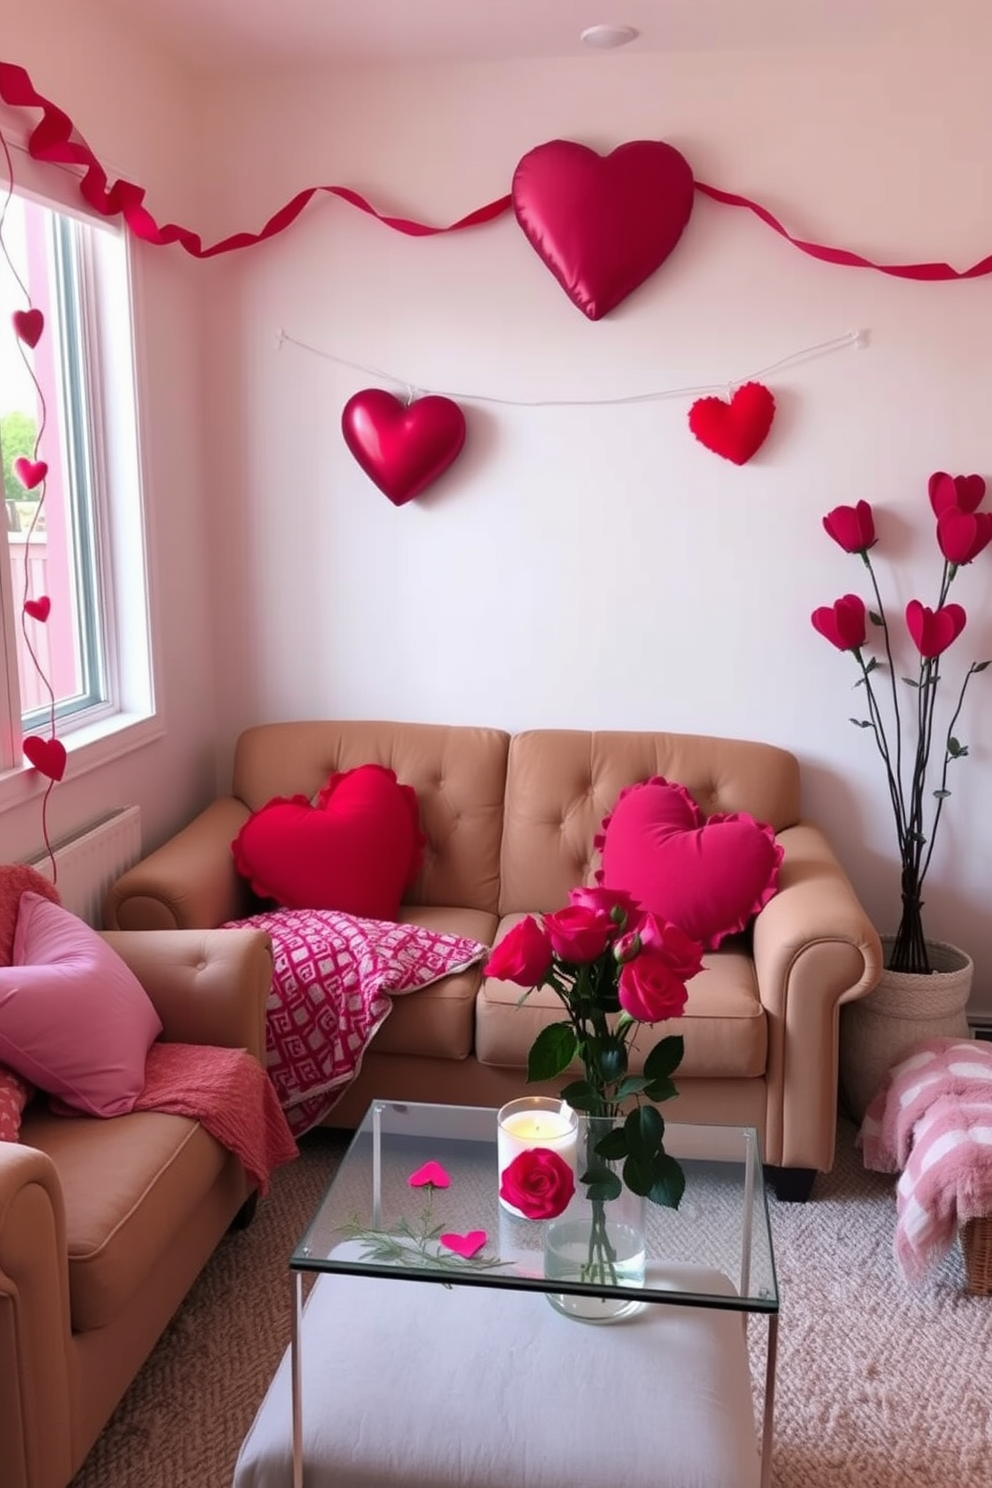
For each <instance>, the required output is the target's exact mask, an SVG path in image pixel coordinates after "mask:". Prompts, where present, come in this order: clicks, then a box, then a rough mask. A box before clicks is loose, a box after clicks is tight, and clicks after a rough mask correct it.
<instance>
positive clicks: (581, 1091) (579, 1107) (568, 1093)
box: [561, 1080, 599, 1113]
mask: <svg viewBox="0 0 992 1488" xmlns="http://www.w3.org/2000/svg"><path fill="white" fill-rule="evenodd" d="M561 1098H562V1100H563V1101H567V1102H568V1104H569V1105H570V1106H571V1107H572V1110H573V1111H592V1112H593V1113H595V1112H596V1111H597V1110H598V1109H599V1093H598V1092H597V1091H596V1090H594V1089H593V1087H592V1086H591V1085H590V1084H589V1082H588V1081H587V1080H572V1081H571V1083H570V1084H568V1085H566V1086H565V1088H564V1090H563V1091H562V1093H561Z"/></svg>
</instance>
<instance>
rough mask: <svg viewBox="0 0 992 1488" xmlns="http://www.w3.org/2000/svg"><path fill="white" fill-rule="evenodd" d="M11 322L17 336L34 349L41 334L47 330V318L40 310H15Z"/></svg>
mask: <svg viewBox="0 0 992 1488" xmlns="http://www.w3.org/2000/svg"><path fill="white" fill-rule="evenodd" d="M10 320H11V324H12V325H13V327H14V333H15V335H16V336H18V337H19V338H20V340H22V341H23V342H24V344H25V346H30V347H31V348H32V349H33V348H34V347H35V346H37V345H38V342H39V341H40V340H41V333H42V331H43V330H44V329H45V317H44V316H43V315H42V313H41V311H40V310H15V311H14V313H13V315H12V316H11V317H10Z"/></svg>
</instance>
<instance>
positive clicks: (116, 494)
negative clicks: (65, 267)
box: [0, 105, 164, 810]
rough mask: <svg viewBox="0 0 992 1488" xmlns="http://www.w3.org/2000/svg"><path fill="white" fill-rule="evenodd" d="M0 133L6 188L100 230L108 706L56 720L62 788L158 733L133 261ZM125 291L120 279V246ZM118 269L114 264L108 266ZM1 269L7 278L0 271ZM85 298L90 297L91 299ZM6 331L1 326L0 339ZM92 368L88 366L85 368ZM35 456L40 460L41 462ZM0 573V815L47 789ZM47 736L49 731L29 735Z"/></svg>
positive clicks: (97, 337) (100, 498)
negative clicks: (24, 744) (25, 721)
mask: <svg viewBox="0 0 992 1488" xmlns="http://www.w3.org/2000/svg"><path fill="white" fill-rule="evenodd" d="M0 127H2V128H3V131H4V136H5V139H6V141H7V145H8V148H9V149H10V152H11V157H12V160H13V173H14V183H15V187H16V189H17V190H18V191H19V192H22V193H24V194H28V195H32V196H34V197H35V198H36V199H38V200H41V201H42V202H44V204H45V205H50V206H53V207H56V208H57V209H58V210H59V211H61V212H66V213H68V214H69V215H71V216H74V217H76V218H78V219H80V220H82V221H83V222H86V223H90V224H96V225H98V226H99V228H100V229H101V230H100V231H99V232H97V233H94V234H93V236H92V240H91V249H92V251H90V252H88V253H86V254H85V255H84V263H83V273H84V275H85V276H86V278H87V281H88V282H87V291H88V292H87V294H86V296H85V298H86V300H87V305H88V313H89V314H90V316H91V319H90V320H89V321H88V323H87V324H86V327H85V332H86V345H87V354H88V356H89V357H90V359H91V360H90V365H89V368H88V372H89V375H90V379H91V389H92V399H91V401H92V406H93V416H94V427H93V428H92V429H91V430H90V437H91V440H92V442H93V456H94V466H95V468H96V469H97V470H98V471H99V474H100V477H101V479H99V480H98V481H97V482H96V483H95V484H96V487H97V489H96V490H95V491H94V492H93V501H94V505H95V507H96V508H97V509H98V512H99V518H98V523H97V527H98V538H97V541H98V544H99V551H98V554H97V560H98V568H99V570H100V588H99V595H98V601H99V603H100V605H101V608H102V622H103V630H104V635H105V638H106V654H105V657H104V662H105V666H106V681H107V689H106V690H107V693H108V697H109V701H108V702H107V703H106V704H103V705H101V706H98V707H95V708H92V709H89V710H87V712H86V713H85V714H84V715H83V716H82V718H81V719H80V720H78V721H77V720H64V721H62V720H60V721H59V723H58V724H57V727H56V736H57V737H58V738H59V739H60V741H61V742H62V744H63V745H64V746H65V749H66V755H67V762H66V771H65V775H64V776H63V780H68V779H71V778H72V779H74V778H76V777H77V776H79V775H82V774H84V773H86V772H88V771H90V770H92V769H98V768H100V767H101V766H104V765H107V764H109V763H111V762H112V761H114V760H115V759H119V758H120V757H121V756H123V755H125V754H127V753H129V752H130V751H131V750H133V749H136V748H141V747H143V746H144V745H145V744H147V743H150V742H151V741H152V740H154V739H156V738H159V737H161V735H162V734H163V733H164V724H163V720H162V716H161V712H160V708H159V705H158V703H157V698H158V696H159V695H160V689H159V688H158V686H157V685H156V684H157V677H156V665H155V653H154V646H153V637H152V620H151V617H152V594H151V574H150V569H149V563H148V545H147V533H148V521H147V511H146V495H145V493H146V492H147V490H148V484H149V483H148V479H147V472H146V470H145V462H144V459H143V453H142V445H143V440H142V437H141V434H142V431H141V403H140V400H139V397H138V383H139V381H140V375H139V374H140V366H141V362H140V356H139V347H140V346H141V345H142V343H143V337H142V319H143V317H142V306H141V283H140V258H141V255H140V253H137V252H136V251H135V244H134V242H133V240H132V239H131V237H130V235H129V234H128V233H127V232H126V229H125V228H124V227H123V226H122V225H121V224H120V223H112V222H111V223H108V222H107V221H106V220H105V219H104V218H102V217H99V216H97V215H96V214H93V213H91V212H90V211H89V210H88V209H87V208H86V206H85V203H81V198H80V196H79V193H78V184H77V183H78V180H79V173H78V172H76V171H73V170H71V169H70V168H68V167H62V166H52V165H43V164H39V163H38V162H36V161H34V160H32V159H31V157H30V155H29V154H28V152H27V131H26V129H25V126H24V123H23V121H22V120H20V119H19V118H18V117H17V116H16V115H15V114H14V113H13V112H12V111H9V110H7V109H5V108H4V107H3V106H2V105H0ZM0 189H2V190H3V191H6V189H7V178H6V165H5V161H4V159H3V155H2V152H0ZM122 246H123V251H124V253H125V255H126V265H127V271H126V283H122V281H121V278H120V275H119V272H118V265H119V254H120V251H121V247H122ZM115 260H116V262H115ZM0 272H5V273H9V269H8V268H7V265H6V264H5V263H3V264H0ZM90 290H92V291H94V293H93V294H90V293H89V291H90ZM3 334H7V335H11V336H13V334H14V333H13V329H12V328H10V327H3V326H0V335H3ZM94 362H95V364H94ZM44 453H45V452H44V450H43V449H42V450H40V451H39V456H40V457H41V458H44ZM9 576H10V568H9V564H8V562H7V558H6V554H3V555H0V810H3V809H4V808H5V807H9V806H12V805H16V804H18V803H20V802H23V801H29V800H31V799H33V798H34V797H36V796H38V795H40V794H41V793H42V792H43V791H44V790H46V789H47V788H48V785H49V783H50V782H49V781H48V779H47V777H45V776H42V775H40V774H39V772H38V771H36V770H35V769H33V768H32V767H31V766H30V765H29V764H28V762H27V760H25V758H24V756H23V753H22V750H21V726H20V718H21V711H20V702H19V698H18V677H17V654H16V626H17V625H18V624H19V609H20V606H19V602H18V599H17V596H15V595H12V594H11V592H10V591H11V588H12V586H11V584H10V581H9ZM38 732H39V733H41V734H42V735H43V737H48V733H49V728H48V726H47V725H46V727H45V728H44V729H39V730H38Z"/></svg>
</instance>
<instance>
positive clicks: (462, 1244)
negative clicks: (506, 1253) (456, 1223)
mask: <svg viewBox="0 0 992 1488" xmlns="http://www.w3.org/2000/svg"><path fill="white" fill-rule="evenodd" d="M438 1238H439V1239H440V1242H441V1244H442V1245H443V1246H445V1247H446V1248H447V1249H448V1250H453V1251H454V1252H455V1255H460V1256H464V1258H465V1260H469V1259H470V1258H471V1257H472V1256H474V1255H475V1254H476V1253H477V1252H478V1251H480V1250H481V1249H482V1247H483V1246H484V1245H485V1243H486V1241H487V1239H488V1238H489V1237H488V1235H487V1234H486V1232H485V1230H469V1232H468V1234H467V1235H459V1234H457V1233H448V1234H446V1235H441V1236H439V1237H438Z"/></svg>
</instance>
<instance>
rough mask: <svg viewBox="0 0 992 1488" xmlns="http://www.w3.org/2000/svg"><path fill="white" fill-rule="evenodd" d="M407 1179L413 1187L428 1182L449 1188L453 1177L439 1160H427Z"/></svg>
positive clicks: (424, 1185)
mask: <svg viewBox="0 0 992 1488" xmlns="http://www.w3.org/2000/svg"><path fill="white" fill-rule="evenodd" d="M406 1181H407V1183H408V1184H409V1185H410V1187H411V1188H426V1187H427V1186H428V1184H429V1185H430V1187H431V1188H447V1187H448V1184H449V1183H450V1182H451V1179H450V1178H449V1177H448V1175H447V1173H446V1172H445V1171H444V1169H443V1168H442V1166H441V1164H440V1163H439V1162H425V1163H424V1165H423V1167H420V1168H418V1169H417V1171H416V1172H415V1173H411V1174H410V1176H409V1178H408V1179H407V1180H406ZM482 1238H483V1240H485V1238H486V1237H485V1236H484V1235H483V1237H482Z"/></svg>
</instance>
